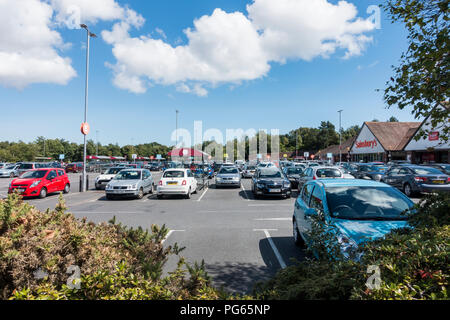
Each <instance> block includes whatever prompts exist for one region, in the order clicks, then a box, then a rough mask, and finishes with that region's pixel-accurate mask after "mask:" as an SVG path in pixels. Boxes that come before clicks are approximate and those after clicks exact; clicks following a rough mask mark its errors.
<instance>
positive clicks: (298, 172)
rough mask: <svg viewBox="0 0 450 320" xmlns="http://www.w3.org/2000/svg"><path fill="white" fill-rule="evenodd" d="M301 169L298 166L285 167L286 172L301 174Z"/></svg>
mask: <svg viewBox="0 0 450 320" xmlns="http://www.w3.org/2000/svg"><path fill="white" fill-rule="evenodd" d="M302 172H303V169H302V168H300V167H294V168H288V169H286V174H302Z"/></svg>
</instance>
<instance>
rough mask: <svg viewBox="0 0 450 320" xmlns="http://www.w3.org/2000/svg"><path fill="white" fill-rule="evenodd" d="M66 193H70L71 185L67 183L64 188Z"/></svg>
mask: <svg viewBox="0 0 450 320" xmlns="http://www.w3.org/2000/svg"><path fill="white" fill-rule="evenodd" d="M63 192H64V193H69V192H70V185H69V184H68V183H66V185H65V186H64V190H63Z"/></svg>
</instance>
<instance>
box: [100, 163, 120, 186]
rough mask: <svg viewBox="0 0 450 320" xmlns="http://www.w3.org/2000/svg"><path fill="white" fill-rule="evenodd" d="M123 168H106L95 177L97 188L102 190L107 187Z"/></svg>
mask: <svg viewBox="0 0 450 320" xmlns="http://www.w3.org/2000/svg"><path fill="white" fill-rule="evenodd" d="M122 170H124V168H123V167H112V168H108V169H106V170H105V171H104V172H103V173H102V174H100V175H99V176H97V178H95V189H97V190H100V189H104V188H106V185H107V184H108V183H109V182H110V181H111V180H112V179H113V178H114V177H115V176H116V174H118V173H119V172H120V171H122Z"/></svg>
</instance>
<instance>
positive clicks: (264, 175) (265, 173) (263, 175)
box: [259, 171, 281, 178]
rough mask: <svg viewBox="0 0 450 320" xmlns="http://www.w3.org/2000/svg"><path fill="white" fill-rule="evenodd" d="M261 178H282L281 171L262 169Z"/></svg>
mask: <svg viewBox="0 0 450 320" xmlns="http://www.w3.org/2000/svg"><path fill="white" fill-rule="evenodd" d="M259 177H260V178H281V172H280V171H261V173H260V175H259Z"/></svg>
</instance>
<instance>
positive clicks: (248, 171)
mask: <svg viewBox="0 0 450 320" xmlns="http://www.w3.org/2000/svg"><path fill="white" fill-rule="evenodd" d="M255 171H256V166H255V165H250V164H246V165H244V169H243V170H242V172H241V175H242V178H251V177H253V175H254V174H255Z"/></svg>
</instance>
